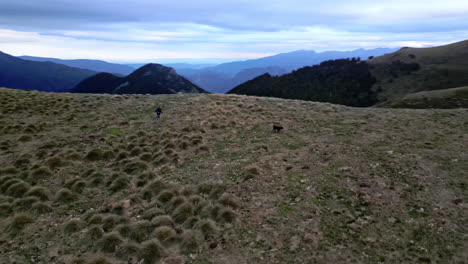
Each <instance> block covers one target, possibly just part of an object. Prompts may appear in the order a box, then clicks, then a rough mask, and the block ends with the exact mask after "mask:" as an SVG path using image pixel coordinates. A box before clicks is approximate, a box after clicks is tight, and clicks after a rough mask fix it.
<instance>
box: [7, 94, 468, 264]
mask: <svg viewBox="0 0 468 264" xmlns="http://www.w3.org/2000/svg"><path fill="white" fill-rule="evenodd" d="M156 107H161V108H162V109H163V115H162V118H161V120H159V121H158V120H156V119H155V118H154V109H155V108H156ZM0 111H1V115H0V135H1V136H0V230H2V232H1V233H0V263H253V262H258V263H313V262H316V263H350V262H355V263H377V262H382V263H386V262H388V263H395V262H398V263H415V262H441V263H448V262H452V263H462V262H463V260H464V245H466V237H465V234H466V218H467V215H466V205H465V204H466V186H467V185H466V184H467V182H466V180H467V177H466V171H468V168H467V165H466V164H468V157H467V153H466V150H465V147H466V145H467V143H468V142H467V141H468V139H467V136H466V133H464V131H465V130H466V125H467V124H466V114H467V112H466V110H463V109H455V110H398V109H375V108H366V109H362V108H361V109H359V108H348V107H343V106H337V105H331V104H321V103H313V102H303V101H295V100H282V99H273V98H257V97H245V96H235V95H206V94H203V95H181V94H178V95H157V96H149V95H148V96H146V95H89V94H49V93H40V92H35V91H18V90H9V89H0ZM272 125H281V126H283V127H284V130H282V131H281V132H279V133H275V132H273V131H272ZM465 132H466V131H465Z"/></svg>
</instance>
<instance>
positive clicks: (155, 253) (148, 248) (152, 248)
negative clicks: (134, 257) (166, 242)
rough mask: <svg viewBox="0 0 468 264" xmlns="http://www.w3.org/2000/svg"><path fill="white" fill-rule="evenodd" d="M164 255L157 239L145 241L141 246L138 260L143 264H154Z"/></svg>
mask: <svg viewBox="0 0 468 264" xmlns="http://www.w3.org/2000/svg"><path fill="white" fill-rule="evenodd" d="M165 254H166V252H165V250H164V247H163V246H162V245H161V243H160V242H159V241H158V240H157V239H152V240H149V241H145V242H144V243H142V244H141V251H140V258H142V259H143V261H144V262H143V263H144V264H154V263H156V262H157V261H159V260H160V259H161V258H162V257H163V256H164V255H165Z"/></svg>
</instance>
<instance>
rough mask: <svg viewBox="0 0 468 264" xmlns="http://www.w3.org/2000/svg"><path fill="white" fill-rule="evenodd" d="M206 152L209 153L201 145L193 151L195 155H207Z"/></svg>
mask: <svg viewBox="0 0 468 264" xmlns="http://www.w3.org/2000/svg"><path fill="white" fill-rule="evenodd" d="M208 152H210V148H209V147H208V146H206V145H201V146H200V147H198V148H197V149H196V150H195V154H200V153H208Z"/></svg>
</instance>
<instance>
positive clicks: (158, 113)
mask: <svg viewBox="0 0 468 264" xmlns="http://www.w3.org/2000/svg"><path fill="white" fill-rule="evenodd" d="M155 113H156V119H158V120H159V118H161V114H162V110H161V107H158V108H156V111H155Z"/></svg>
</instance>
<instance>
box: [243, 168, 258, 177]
mask: <svg viewBox="0 0 468 264" xmlns="http://www.w3.org/2000/svg"><path fill="white" fill-rule="evenodd" d="M258 175H260V169H259V168H258V167H256V166H249V167H247V168H245V175H244V179H245V180H249V179H252V178H254V177H255V176H258Z"/></svg>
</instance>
